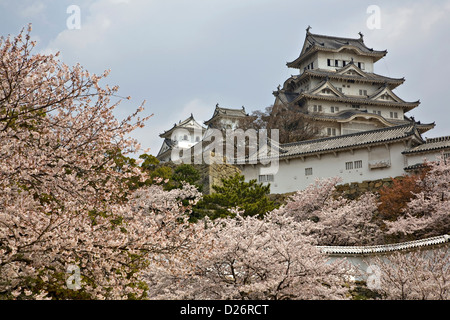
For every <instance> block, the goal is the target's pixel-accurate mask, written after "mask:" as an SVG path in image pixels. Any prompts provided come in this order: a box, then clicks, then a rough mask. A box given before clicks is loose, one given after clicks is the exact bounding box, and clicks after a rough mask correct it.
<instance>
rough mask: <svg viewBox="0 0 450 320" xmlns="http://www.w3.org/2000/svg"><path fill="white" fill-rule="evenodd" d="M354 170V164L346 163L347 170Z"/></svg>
mask: <svg viewBox="0 0 450 320" xmlns="http://www.w3.org/2000/svg"><path fill="white" fill-rule="evenodd" d="M352 169H353V162H352V161H350V162H346V163H345V170H352Z"/></svg>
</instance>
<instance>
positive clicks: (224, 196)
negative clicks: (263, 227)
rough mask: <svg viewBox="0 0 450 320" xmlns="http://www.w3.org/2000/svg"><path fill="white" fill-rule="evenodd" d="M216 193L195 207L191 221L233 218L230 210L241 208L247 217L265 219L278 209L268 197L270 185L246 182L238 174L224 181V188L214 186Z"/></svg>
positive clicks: (205, 197) (205, 196)
mask: <svg viewBox="0 0 450 320" xmlns="http://www.w3.org/2000/svg"><path fill="white" fill-rule="evenodd" d="M213 189H214V191H215V192H214V193H212V194H209V195H204V196H203V199H202V200H200V201H199V202H198V203H197V205H195V206H194V207H193V211H192V213H191V221H197V220H198V219H201V218H203V217H205V216H208V217H209V218H211V219H216V218H223V217H228V216H233V215H234V214H233V213H231V212H230V211H229V210H228V209H232V208H236V207H239V208H240V209H242V210H244V215H245V216H258V217H263V216H264V214H265V213H266V212H269V211H272V210H273V209H275V208H276V207H277V205H276V204H275V202H274V201H272V200H270V198H269V197H268V195H269V193H270V185H263V184H262V183H257V182H256V180H250V181H249V182H245V178H244V176H242V175H240V174H238V173H236V174H235V175H234V176H232V177H230V178H228V179H222V186H217V185H215V186H213Z"/></svg>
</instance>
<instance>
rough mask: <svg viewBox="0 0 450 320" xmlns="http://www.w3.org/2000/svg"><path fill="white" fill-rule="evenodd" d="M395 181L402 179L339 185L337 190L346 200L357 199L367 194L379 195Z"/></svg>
mask: <svg viewBox="0 0 450 320" xmlns="http://www.w3.org/2000/svg"><path fill="white" fill-rule="evenodd" d="M393 179H402V177H401V176H400V177H395V178H384V179H378V180H371V181H369V180H366V181H363V182H352V183H346V184H341V185H337V186H336V190H337V191H338V192H339V193H341V194H342V195H343V196H345V197H346V198H349V199H356V198H358V197H359V196H361V195H362V194H363V193H365V192H372V193H377V192H378V191H379V190H380V189H381V188H383V187H390V186H391V185H392V183H393Z"/></svg>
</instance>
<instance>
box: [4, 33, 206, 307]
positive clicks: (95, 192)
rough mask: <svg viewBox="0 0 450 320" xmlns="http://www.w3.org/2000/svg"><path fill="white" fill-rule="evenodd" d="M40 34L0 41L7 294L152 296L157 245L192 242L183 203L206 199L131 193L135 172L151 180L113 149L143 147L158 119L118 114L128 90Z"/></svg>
mask: <svg viewBox="0 0 450 320" xmlns="http://www.w3.org/2000/svg"><path fill="white" fill-rule="evenodd" d="M30 32H31V27H29V28H28V31H27V32H26V33H25V32H24V31H22V32H21V33H20V34H19V35H18V36H16V37H14V38H12V37H6V38H4V37H2V38H0V199H1V200H0V295H2V296H6V297H7V298H12V297H16V298H43V297H45V296H47V297H50V298H95V299H104V298H112V299H116V298H140V297H145V291H146V285H145V283H144V282H142V281H141V280H142V279H141V278H140V277H139V271H140V270H141V269H142V268H144V267H146V265H147V264H148V260H149V259H150V258H151V254H152V253H155V252H160V251H164V250H166V251H167V250H175V248H176V247H177V246H179V247H183V245H185V244H184V243H185V242H186V240H185V238H188V236H187V235H189V232H190V231H189V230H190V226H189V225H184V224H183V220H182V219H181V218H182V217H183V216H184V212H185V210H187V209H186V208H185V207H184V206H182V205H181V204H180V203H179V202H180V201H181V200H185V199H186V198H189V199H195V198H196V197H197V195H196V193H195V192H194V189H189V187H185V188H183V189H180V191H173V193H167V192H164V191H163V190H162V189H161V187H160V186H152V187H151V188H148V189H145V192H147V193H148V194H150V195H151V197H152V199H153V200H152V205H151V206H150V205H149V204H148V201H149V200H148V199H146V198H145V196H144V195H143V194H142V192H144V191H143V190H141V191H139V192H137V193H136V194H132V193H131V192H130V189H129V185H128V183H127V178H128V177H138V178H139V179H141V180H142V181H145V180H146V179H147V178H148V177H147V176H146V175H145V174H144V173H143V172H141V171H140V170H139V168H138V167H127V166H126V165H121V166H120V167H118V166H117V164H116V163H115V161H114V157H111V154H114V152H116V151H117V150H121V152H122V153H123V154H125V155H126V154H129V153H134V152H137V151H138V150H139V144H138V143H137V141H135V140H134V139H131V138H129V135H130V133H131V132H132V131H133V130H134V129H136V128H138V127H142V126H143V125H144V122H145V121H146V120H147V119H148V117H146V118H143V119H141V118H139V117H138V113H139V112H141V111H142V110H143V107H142V105H141V106H140V107H139V108H138V110H137V111H136V112H135V113H134V114H132V115H130V116H129V117H128V118H126V119H124V120H123V121H118V120H117V119H116V118H115V117H114V115H113V109H114V108H115V107H117V105H118V104H119V103H120V100H118V101H117V102H114V103H113V102H112V100H113V99H115V100H117V92H118V87H116V86H115V87H109V86H108V85H104V86H100V82H101V81H104V80H103V79H104V78H105V77H106V76H107V74H108V72H105V73H104V74H103V75H101V76H98V75H95V74H90V73H89V72H88V71H86V70H84V69H83V68H82V67H81V66H80V65H76V66H74V67H68V66H67V65H65V64H64V63H62V62H61V61H59V60H58V59H57V56H58V55H57V54H56V55H43V54H33V53H32V49H33V47H34V46H35V43H34V42H32V41H31V40H30ZM177 192H178V194H175V193H177ZM143 203H145V204H146V205H142V204H143ZM139 208H140V209H139ZM143 208H146V209H145V210H144V209H143ZM161 217H163V219H162V218H161ZM180 219H181V220H180ZM169 221H170V223H169ZM178 225H180V226H183V228H182V230H186V234H187V235H186V237H184V236H182V234H181V233H180V232H178V231H179V230H178V231H176V230H177V229H176V227H177V226H178ZM174 232H175V233H174ZM175 235H176V236H177V237H179V238H178V239H181V240H180V241H179V242H177V241H176V239H175V238H176V237H175ZM183 235H184V234H183ZM69 266H76V267H77V268H79V269H80V277H81V279H80V284H81V286H80V287H81V288H79V289H78V290H68V288H67V286H66V280H67V278H68V273H67V268H68V267H69Z"/></svg>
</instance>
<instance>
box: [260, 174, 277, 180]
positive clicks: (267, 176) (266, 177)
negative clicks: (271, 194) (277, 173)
mask: <svg viewBox="0 0 450 320" xmlns="http://www.w3.org/2000/svg"><path fill="white" fill-rule="evenodd" d="M258 178H259V182H271V181H273V180H274V177H273V174H261V175H259V177H258Z"/></svg>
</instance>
